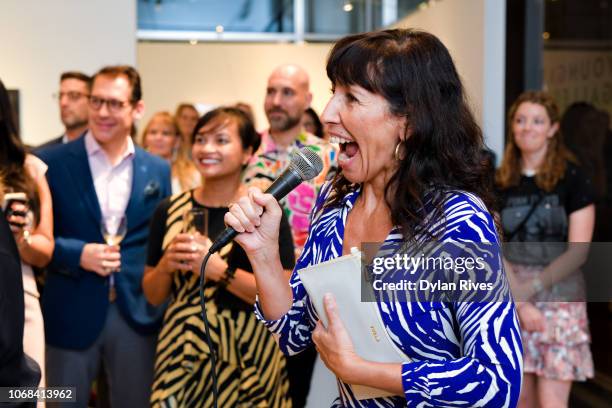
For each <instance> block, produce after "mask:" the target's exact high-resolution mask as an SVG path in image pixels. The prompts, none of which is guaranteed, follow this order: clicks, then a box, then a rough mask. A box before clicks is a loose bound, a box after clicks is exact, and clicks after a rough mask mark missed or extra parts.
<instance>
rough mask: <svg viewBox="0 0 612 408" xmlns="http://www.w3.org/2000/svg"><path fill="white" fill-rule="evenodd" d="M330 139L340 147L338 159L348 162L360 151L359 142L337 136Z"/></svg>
mask: <svg viewBox="0 0 612 408" xmlns="http://www.w3.org/2000/svg"><path fill="white" fill-rule="evenodd" d="M329 141H330V143H335V144H337V145H338V146H339V147H340V154H339V155H338V160H339V161H340V162H346V161H348V160H350V159H352V158H353V157H355V155H356V154H357V153H359V145H358V144H357V142H354V141H352V140H349V139H344V138H341V137H337V136H331V137H330V139H329Z"/></svg>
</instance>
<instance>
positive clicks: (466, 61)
mask: <svg viewBox="0 0 612 408" xmlns="http://www.w3.org/2000/svg"><path fill="white" fill-rule="evenodd" d="M505 10H506V0H437V1H435V2H431V3H430V6H429V7H428V8H426V9H419V10H418V11H416V12H415V13H413V14H411V15H409V16H408V17H406V18H404V19H402V20H400V21H399V22H398V23H397V24H395V25H394V26H395V27H404V28H407V27H410V28H419V29H422V30H425V31H428V32H430V33H432V34H434V35H436V36H437V37H438V38H440V40H441V41H442V42H443V43H444V45H446V47H447V48H448V49H449V51H450V53H451V55H452V57H453V60H454V61H455V65H456V66H457V69H458V71H459V75H460V76H461V78H462V80H463V84H464V86H465V88H466V91H467V95H468V98H469V101H470V104H471V106H472V109H473V111H474V114H475V116H476V118H477V119H478V122H479V123H480V125H481V126H482V128H483V132H484V134H485V141H486V143H487V145H488V146H489V147H490V148H491V149H492V150H493V151H494V152H495V153H496V154H497V158H498V161H499V159H500V158H501V155H502V150H503V140H504V89H505V49H506V39H505V27H506V12H505Z"/></svg>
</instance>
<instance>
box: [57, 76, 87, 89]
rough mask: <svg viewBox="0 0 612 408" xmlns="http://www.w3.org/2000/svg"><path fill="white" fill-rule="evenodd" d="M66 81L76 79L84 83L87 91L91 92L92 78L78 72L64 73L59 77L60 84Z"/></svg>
mask: <svg viewBox="0 0 612 408" xmlns="http://www.w3.org/2000/svg"><path fill="white" fill-rule="evenodd" d="M66 79H77V80H79V81H82V82H85V84H86V85H87V89H88V90H90V91H91V83H92V78H91V77H90V76H89V75H86V74H84V73H82V72H80V71H66V72H63V73H62V75H61V76H60V82H63V81H65V80H66Z"/></svg>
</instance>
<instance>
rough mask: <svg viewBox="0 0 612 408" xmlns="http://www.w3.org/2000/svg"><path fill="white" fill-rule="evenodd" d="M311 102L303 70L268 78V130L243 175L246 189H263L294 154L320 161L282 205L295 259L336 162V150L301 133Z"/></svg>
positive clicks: (291, 68)
mask: <svg viewBox="0 0 612 408" xmlns="http://www.w3.org/2000/svg"><path fill="white" fill-rule="evenodd" d="M311 101H312V94H311V93H310V81H309V78H308V74H307V73H306V71H304V69H303V68H301V67H299V66H297V65H293V64H286V65H281V66H279V67H277V68H276V69H275V70H274V71H273V72H272V74H270V77H269V78H268V86H267V88H266V97H265V100H264V110H265V112H266V117H267V118H268V122H269V125H270V127H269V128H268V130H266V131H264V132H263V134H262V139H261V145H260V147H259V149H258V150H257V152H256V153H255V154H254V155H253V159H252V160H251V162H250V163H249V166H248V168H247V169H246V170H245V174H244V179H245V181H246V182H247V183H248V184H249V185H255V186H257V187H260V188H262V189H265V188H266V187H267V186H268V185H269V184H270V183H272V182H273V181H274V180H276V178H277V177H278V176H280V175H281V173H282V172H283V171H284V170H285V168H286V167H287V165H288V164H289V159H290V153H291V152H293V151H294V150H298V149H300V148H302V147H303V146H310V147H311V148H312V149H313V150H314V151H316V152H317V153H318V154H319V156H320V157H321V159H322V160H323V166H324V167H323V171H322V172H321V174H319V176H317V177H316V178H315V179H314V180H310V181H307V182H304V183H302V184H301V185H300V186H299V187H298V188H296V189H294V190H293V191H292V192H291V193H289V195H288V196H287V197H286V198H285V199H284V200H283V201H282V204H283V207H284V209H285V213H286V214H287V216H288V218H289V223H290V224H291V230H292V234H293V241H294V245H295V249H296V259H297V257H298V256H299V255H300V254H301V252H302V248H303V247H304V243H305V242H306V237H307V235H308V224H309V217H310V212H311V210H312V208H313V206H314V203H315V198H316V195H317V193H318V192H319V189H320V188H321V186H322V184H323V182H324V181H325V180H326V178H327V176H328V173H329V171H330V169H332V168H334V167H335V162H336V150H335V148H334V147H332V145H330V144H329V143H327V142H325V141H323V140H321V139H319V138H318V137H316V136H314V135H312V134H310V133H307V132H306V131H305V130H304V129H302V125H301V120H302V116H303V115H304V111H305V110H306V109H308V108H309V107H310V102H311Z"/></svg>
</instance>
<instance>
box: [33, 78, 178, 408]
mask: <svg viewBox="0 0 612 408" xmlns="http://www.w3.org/2000/svg"><path fill="white" fill-rule="evenodd" d="M88 108H89V131H88V132H87V133H86V134H85V136H84V137H82V138H80V139H77V140H76V141H74V142H72V143H67V144H60V145H56V146H52V147H50V148H48V149H43V150H42V151H41V152H40V157H41V158H42V159H43V160H44V161H45V162H47V164H48V166H49V169H48V172H47V178H48V180H49V186H50V189H51V194H52V196H53V203H54V204H53V215H54V223H55V225H54V236H55V250H54V253H53V259H52V260H51V263H50V264H49V267H48V276H47V282H46V285H45V291H44V293H43V297H42V306H43V315H44V319H45V335H46V341H47V369H48V375H47V378H48V385H49V386H74V387H76V399H77V403H76V406H77V407H86V406H87V402H88V396H89V388H90V386H91V382H92V380H93V379H94V378H95V377H96V375H97V373H98V368H99V366H100V362H101V361H102V360H103V362H104V367H105V371H106V374H107V381H108V384H109V389H110V402H111V406H120V407H121V406H130V407H132V406H134V407H141V406H148V404H149V393H150V389H151V383H152V379H153V364H154V359H155V345H156V333H157V330H158V328H159V325H160V323H161V318H162V314H163V308H155V307H153V306H151V305H149V304H148V303H147V301H146V299H145V298H144V296H143V294H142V289H141V284H140V282H141V280H142V275H143V272H144V262H145V258H146V245H147V237H148V233H149V221H150V217H151V215H152V213H153V211H154V210H155V208H156V206H157V204H158V203H159V202H160V201H161V200H162V199H164V198H165V197H167V196H168V195H170V168H169V166H168V163H166V162H165V161H164V160H162V159H160V158H158V157H155V156H153V155H151V154H149V153H147V152H145V151H144V150H142V149H141V148H139V147H136V146H134V143H133V142H132V139H131V137H130V133H131V131H132V127H133V125H134V122H135V121H136V120H137V119H139V118H140V117H141V116H142V113H143V110H144V103H143V101H142V91H141V85H140V76H139V75H138V72H137V71H136V70H135V69H134V68H132V67H129V66H111V67H106V68H103V69H102V70H100V71H99V72H98V73H97V74H96V75H95V76H94V79H93V84H92V91H91V95H90V97H89V105H88ZM113 216H115V217H119V218H120V217H122V216H125V217H126V219H127V232H126V234H125V237H124V238H123V240H122V241H121V242H120V245H117V244H114V245H107V244H106V243H104V242H105V241H104V237H103V233H102V231H101V229H102V226H103V223H105V225H106V226H109V220H111V217H113ZM73 406H75V405H70V407H73Z"/></svg>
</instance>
